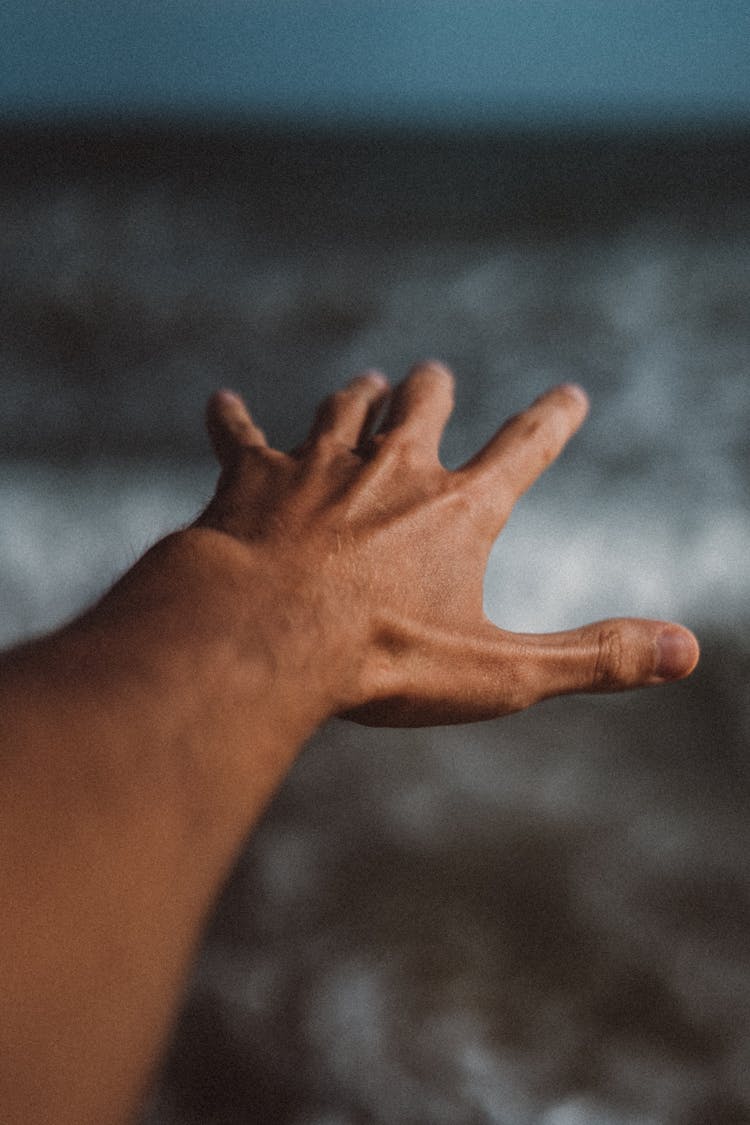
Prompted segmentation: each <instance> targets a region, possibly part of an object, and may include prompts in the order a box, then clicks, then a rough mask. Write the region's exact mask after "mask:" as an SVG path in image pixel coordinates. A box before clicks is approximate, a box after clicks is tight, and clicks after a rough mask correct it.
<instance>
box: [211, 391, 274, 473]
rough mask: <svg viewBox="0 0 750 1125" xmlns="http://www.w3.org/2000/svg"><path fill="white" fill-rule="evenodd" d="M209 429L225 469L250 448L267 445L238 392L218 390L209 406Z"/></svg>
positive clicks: (217, 455)
mask: <svg viewBox="0 0 750 1125" xmlns="http://www.w3.org/2000/svg"><path fill="white" fill-rule="evenodd" d="M206 429H207V430H208V436H209V437H210V439H211V445H212V446H213V449H214V453H215V454H216V457H217V459H218V461H219V464H220V465H221V467H222V468H224V469H226V468H228V467H229V466H230V465H231V464H233V462H234V461H235V460H236V459H237V456H238V455H239V453H241V452H242V450H243V449H247V448H248V447H249V446H261V447H263V448H265V447H266V446H267V444H268V443H267V442H266V437H265V434H264V433H263V431H262V430H261V429H260V427H259V426H256V424H255V422H253V420H252V418H251V417H250V415H249V414H248V411H247V407H246V406H245V404H244V402H243V401H242V399H241V398H240V396H239V395H238V394H235V393H234V391H227V390H221V391H215V392H214V394H212V395H211V397H210V399H209V400H208V403H207V404H206Z"/></svg>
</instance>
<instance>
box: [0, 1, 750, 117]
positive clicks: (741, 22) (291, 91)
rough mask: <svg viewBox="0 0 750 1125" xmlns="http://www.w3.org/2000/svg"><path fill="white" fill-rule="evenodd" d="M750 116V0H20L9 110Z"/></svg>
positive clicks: (1, 96)
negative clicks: (267, 0) (657, 0)
mask: <svg viewBox="0 0 750 1125" xmlns="http://www.w3.org/2000/svg"><path fill="white" fill-rule="evenodd" d="M76 112H84V113H86V114H96V113H103V114H111V113H113V112H115V113H122V114H128V113H134V114H140V113H144V112H145V113H156V114H166V115H170V114H191V115H195V114H197V115H201V114H203V115H209V116H215V115H217V114H218V115H230V116H236V115H240V116H252V117H266V118H272V119H273V118H276V119H279V118H280V119H285V120H314V121H327V122H330V121H345V122H346V121H369V122H372V121H375V122H378V121H379V122H395V123H409V122H415V121H429V122H432V123H437V124H440V123H441V122H447V123H458V124H461V123H480V124H484V123H487V122H488V121H489V122H492V121H505V122H511V123H518V122H522V121H529V120H531V121H539V120H542V119H551V120H554V121H561V120H563V121H564V120H572V119H577V120H579V119H583V120H586V121H589V122H601V121H607V120H612V119H613V118H627V119H638V120H643V119H650V120H653V121H656V122H659V121H662V120H665V119H666V120H667V121H672V122H674V121H679V120H682V119H696V118H699V119H702V120H704V119H705V120H709V121H713V120H715V121H726V120H730V119H734V120H736V119H738V118H739V119H742V118H745V119H750V3H748V2H747V0H683V2H677V0H659V2H656V0H474V2H472V0H463V2H457V0H338V2H336V0H272V2H270V3H269V2H257V3H255V2H252V0H119V2H114V0H4V2H3V4H2V8H1V10H0V114H3V115H5V116H18V115H20V116H24V115H31V116H34V115H54V114H71V113H76Z"/></svg>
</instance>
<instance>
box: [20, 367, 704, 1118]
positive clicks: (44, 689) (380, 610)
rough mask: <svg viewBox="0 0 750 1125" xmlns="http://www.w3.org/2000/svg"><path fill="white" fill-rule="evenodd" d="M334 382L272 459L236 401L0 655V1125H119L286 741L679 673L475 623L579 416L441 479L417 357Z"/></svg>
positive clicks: (467, 714)
mask: <svg viewBox="0 0 750 1125" xmlns="http://www.w3.org/2000/svg"><path fill="white" fill-rule="evenodd" d="M387 395H388V390H387V386H386V384H385V381H384V380H383V379H382V377H378V376H374V375H366V376H360V377H359V378H357V379H355V380H353V382H352V383H351V384H350V385H349V387H348V388H347V389H345V390H344V391H341V392H338V393H337V394H336V395H334V396H332V397H331V398H330V399H328V400H326V402H325V403H324V404H323V405H322V407H321V408H320V410H319V412H318V415H317V417H316V420H315V422H314V424H313V428H312V431H311V433H310V436H309V438H308V440H307V441H306V443H305V444H304V446H303V447H302V448H300V449H299V450H297V451H295V453H293V454H284V453H280V452H278V451H276V450H273V449H270V448H269V447H268V445H267V444H266V442H265V438H264V437H263V435H262V433H261V432H260V430H258V429H257V427H256V426H255V424H254V423H253V422H252V421H251V419H250V417H249V416H248V414H247V412H246V410H245V408H244V406H243V405H242V403H241V402H240V400H239V399H237V398H236V397H235V396H232V395H229V394H227V393H220V394H218V395H216V396H214V398H213V399H212V402H211V404H210V406H209V430H210V432H211V435H212V438H213V441H214V446H215V449H216V452H217V455H218V457H219V460H220V462H221V464H222V469H223V471H222V475H221V478H220V480H219V484H218V487H217V491H216V495H215V497H214V499H213V501H212V502H211V504H210V505H209V507H208V509H207V510H206V512H205V513H203V515H202V516H201V517H200V518H199V519H198V520H197V521H196V523H195V524H194V525H193V526H192V527H191V528H189V529H187V530H185V531H182V532H177V533H175V534H174V535H172V536H169V537H167V539H165V540H163V541H162V542H160V543H158V544H157V545H156V546H155V547H154V548H152V550H151V551H149V552H148V553H147V554H146V555H145V556H144V558H143V559H141V560H140V561H139V562H138V563H137V564H136V565H135V567H133V569H132V570H130V571H129V572H128V573H127V574H126V575H125V576H124V577H123V579H121V580H120V582H118V583H117V585H116V586H115V587H114V588H113V589H112V590H111V591H110V592H109V593H108V594H107V595H106V596H105V597H104V598H103V599H102V601H101V602H100V603H98V605H96V606H95V607H94V608H93V609H91V610H90V611H89V612H88V613H86V614H85V615H84V616H83V617H81V618H80V619H78V620H77V621H75V622H73V623H72V624H71V625H69V626H67V627H66V628H64V629H63V630H61V631H59V632H58V633H55V634H53V635H52V636H50V637H47V638H44V639H43V640H41V641H38V642H35V643H33V644H30V645H28V646H24V647H22V648H20V649H16V650H14V651H13V652H11V653H8V654H6V655H5V656H4V657H3V658H2V662H1V663H0V714H1V715H2V733H1V735H0V786H2V794H3V796H2V817H1V819H0V888H2V912H1V913H0V1007H1V1010H2V1016H1V1018H0V1105H1V1106H2V1119H3V1121H4V1122H6V1123H7V1125H21V1123H23V1125H32V1123H35V1122H48V1121H52V1120H54V1121H55V1122H56V1123H59V1125H67V1123H70V1125H88V1123H91V1125H108V1123H110V1122H111V1123H119V1122H123V1121H126V1120H127V1119H128V1118H129V1116H131V1115H132V1114H133V1113H134V1112H135V1110H136V1108H137V1106H138V1104H139V1101H140V1099H141V1097H142V1095H143V1092H144V1090H145V1088H146V1086H147V1083H148V1081H149V1078H150V1077H151V1075H152V1073H153V1069H154V1067H155V1064H156V1063H157V1061H158V1058H159V1054H160V1051H161V1049H162V1048H163V1046H164V1042H165V1039H166V1037H167V1035H168V1033H169V1030H170V1027H171V1023H172V1021H173V1019H174V1015H175V1011H176V1008H177V1006H178V1004H179V1000H180V996H181V991H182V988H183V985H184V981H185V976H186V973H187V971H188V968H189V966H190V962H191V958H192V956H193V953H194V950H195V947H196V943H197V941H198V939H199V937H200V932H201V927H202V925H203V923H204V920H205V918H206V915H207V913H208V911H209V910H210V908H211V906H212V904H213V902H214V900H215V898H216V895H217V893H218V890H219V889H220V887H221V884H222V881H223V879H224V878H225V876H226V874H227V872H228V870H229V867H230V866H231V864H232V861H233V859H234V858H235V856H236V854H237V852H238V849H239V847H240V845H241V842H242V840H243V838H244V837H245V835H246V834H247V832H248V831H249V830H250V829H251V827H252V826H253V824H254V823H255V822H256V821H257V819H258V817H259V816H260V815H261V813H262V810H263V809H264V807H265V805H266V804H267V802H268V800H269V799H270V797H271V795H272V794H273V792H274V790H275V789H276V788H277V786H278V785H279V784H280V782H281V781H282V780H283V778H284V776H285V775H286V773H287V771H288V770H289V768H290V766H291V764H292V762H293V761H294V758H295V756H296V754H297V752H298V751H299V749H300V747H301V746H302V744H303V743H304V741H305V739H306V738H307V737H308V736H309V735H310V734H311V733H312V732H313V730H314V729H315V728H316V727H317V726H318V725H319V724H320V723H321V722H323V721H324V720H325V719H326V718H328V717H329V716H331V715H336V714H343V715H346V716H348V717H350V718H353V719H355V720H358V721H361V722H366V723H371V724H379V725H394V726H399V725H414V724H438V723H451V722H468V721H471V720H474V719H484V718H491V717H495V716H498V715H503V714H507V713H509V712H511V711H515V710H518V709H520V708H523V707H526V706H529V705H530V704H533V703H534V702H536V701H537V700H539V699H543V698H545V697H548V696H551V695H556V694H560V693H563V692H573V691H590V690H619V689H625V688H631V687H638V686H641V685H645V684H657V683H662V682H664V681H665V680H672V679H677V678H679V677H680V676H683V675H686V674H687V673H688V672H689V671H690V670H691V669H692V667H693V666H694V664H695V662H696V660H697V656H698V649H697V644H696V642H695V639H694V638H693V636H692V634H690V633H689V632H688V631H687V630H684V629H682V628H680V627H679V626H675V625H669V624H667V623H663V622H654V621H643V620H637V619H627V620H616V621H609V622H603V623H599V624H597V625H591V626H586V627H584V628H581V629H578V630H574V631H572V632H569V633H562V634H551V635H547V636H526V635H518V634H510V633H507V632H504V631H502V630H500V629H498V628H496V627H495V626H494V625H492V624H491V623H490V622H489V621H487V620H486V618H485V617H484V615H483V613H482V581H483V575H484V569H485V565H486V561H487V556H488V554H489V550H490V548H491V546H492V543H493V541H494V539H495V537H496V536H497V534H498V533H499V532H500V530H501V529H502V526H503V524H504V522H505V520H506V519H507V517H508V515H509V513H510V511H511V508H512V506H513V504H514V503H515V501H516V500H517V498H518V497H519V495H520V494H521V493H522V492H523V491H524V490H525V489H526V488H527V487H528V486H529V485H530V484H531V483H532V482H533V480H534V479H535V478H536V477H537V476H538V475H539V474H540V473H541V472H542V471H543V469H544V468H545V467H546V466H547V465H548V464H549V463H550V462H551V461H552V460H553V459H554V458H555V457H556V456H557V455H558V453H559V452H560V450H561V449H562V447H563V446H564V444H565V443H566V441H567V440H568V438H569V437H570V436H571V435H572V434H573V433H574V432H575V430H576V429H577V428H578V427H579V426H580V424H581V422H582V421H583V419H584V417H585V414H586V409H587V407H586V400H585V396H584V395H583V394H582V392H580V391H579V390H577V389H576V388H570V387H562V388H556V389H554V390H552V391H551V392H549V393H548V394H547V395H545V396H542V398H541V399H539V400H537V402H536V403H534V404H533V405H532V406H531V407H530V408H529V409H528V410H527V411H525V412H524V413H523V414H521V415H519V416H517V417H516V418H514V419H511V420H510V422H508V423H506V425H505V426H504V427H503V428H502V429H501V430H500V431H498V433H497V434H496V435H495V437H494V438H493V439H492V440H491V441H490V442H489V443H488V445H487V446H486V447H485V448H484V449H483V450H482V451H480V452H479V453H478V454H477V455H476V456H475V457H474V458H473V459H472V460H471V461H470V462H469V463H467V465H465V466H463V467H462V468H461V469H460V470H457V471H455V472H448V471H447V470H445V469H444V468H443V467H442V466H441V465H440V463H439V461H438V456H437V451H438V444H439V440H440V435H441V432H442V429H443V427H444V425H445V422H446V421H447V419H448V416H449V413H450V410H451V406H452V380H451V377H450V375H449V374H448V373H447V372H446V371H445V369H443V368H441V367H440V366H439V365H434V364H424V365H421V366H419V367H417V368H415V369H414V370H413V372H412V373H411V375H410V376H409V378H408V379H407V380H405V381H404V383H402V384H401V385H400V386H399V387H398V388H397V389H396V391H395V392H394V394H393V396H392V397H391V398H390V405H389V407H388V412H387V415H386V418H385V422H384V424H383V425H382V426H381V427H380V429H379V430H378V432H377V433H376V434H375V435H373V434H372V433H371V426H372V421H373V419H374V418H375V416H376V414H377V411H378V409H379V408H380V407H381V406H382V405H383V404H384V403H385V401H386V398H387Z"/></svg>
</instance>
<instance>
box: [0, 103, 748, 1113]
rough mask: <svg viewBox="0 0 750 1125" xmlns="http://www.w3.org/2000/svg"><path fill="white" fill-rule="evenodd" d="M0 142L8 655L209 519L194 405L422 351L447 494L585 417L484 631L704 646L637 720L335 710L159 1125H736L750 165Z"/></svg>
mask: <svg viewBox="0 0 750 1125" xmlns="http://www.w3.org/2000/svg"><path fill="white" fill-rule="evenodd" d="M0 133H1V134H2V136H1V137H0V140H2V151H3V154H4V155H3V158H2V166H1V167H0V291H1V292H2V301H0V457H2V460H1V461H0V643H2V644H3V645H13V644H14V643H17V642H18V641H20V640H22V639H26V638H28V637H31V636H34V635H36V634H39V633H41V632H44V631H47V630H49V629H52V628H54V627H56V626H57V625H59V624H60V623H62V622H63V621H65V620H67V619H69V618H70V617H71V616H72V615H75V614H76V613H77V612H79V611H80V610H81V609H82V608H83V607H85V606H86V605H87V604H89V603H90V602H91V601H92V600H93V599H94V598H96V597H97V596H98V595H99V594H101V593H102V592H103V590H105V589H106V588H107V586H108V585H109V584H110V583H111V582H112V581H113V580H114V579H115V578H116V577H117V576H118V575H119V574H120V573H122V571H123V570H124V569H125V568H127V567H128V566H129V565H131V564H132V563H133V562H134V561H135V559H136V558H137V557H138V556H139V555H140V554H141V553H142V552H143V551H144V550H145V549H146V548H147V547H148V546H149V545H150V544H151V543H153V542H154V541H155V540H156V539H158V538H159V537H160V536H162V535H163V534H165V533H167V532H168V531H170V530H172V529H174V528H176V527H178V526H182V525H184V524H185V523H186V522H188V521H190V520H191V519H192V518H194V517H195V515H196V514H197V513H198V512H199V511H200V510H201V508H202V507H203V506H204V505H205V504H206V503H207V502H208V500H209V499H210V497H211V494H212V490H213V487H214V485H215V481H216V475H217V470H216V466H215V464H214V463H213V461H212V458H211V455H210V449H209V445H208V441H207V438H206V436H205V433H204V430H203V423H202V415H203V406H204V402H205V400H206V397H207V395H208V394H209V393H210V392H211V391H212V390H213V389H215V388H217V387H221V386H229V387H232V388H234V389H236V390H238V391H240V392H241V393H242V394H243V395H244V396H245V398H246V401H247V403H248V405H249V407H250V409H251V411H252V412H253V415H254V416H255V418H256V419H257V420H258V422H259V423H260V425H261V426H262V427H263V428H264V430H265V431H266V433H267V434H268V436H269V440H270V441H271V442H272V443H273V444H275V445H277V446H278V447H279V448H284V449H288V448H291V447H293V446H294V445H296V444H297V443H298V442H299V441H300V440H301V438H302V437H303V436H304V434H305V429H306V426H307V425H308V424H309V420H310V417H311V413H312V410H313V409H314V406H315V404H316V403H317V402H318V401H319V399H320V398H321V397H322V396H323V395H325V394H327V393H329V392H330V391H331V390H333V389H335V388H336V387H337V386H339V385H340V384H341V383H342V382H343V381H345V380H346V379H348V378H349V377H351V375H353V374H354V373H356V372H357V371H358V370H361V369H363V368H365V367H372V366H376V367H379V368H381V369H382V370H384V371H385V372H386V373H387V374H388V375H389V376H390V377H391V379H392V380H394V381H397V380H398V379H400V378H402V377H403V376H404V375H405V373H406V372H407V370H408V368H409V366H410V365H411V364H412V363H413V362H414V361H415V360H418V359H420V358H422V357H426V356H435V357H438V358H440V359H441V360H443V361H444V362H446V363H447V364H448V365H449V366H451V367H452V369H453V370H454V372H455V374H456V377H457V394H456V409H455V413H454V417H453V419H452V421H451V423H450V425H449V428H448V430H447V432H446V436H445V439H444V442H443V447H442V451H441V455H442V458H443V461H444V463H445V464H446V465H447V466H448V467H449V468H453V467H457V466H459V465H460V464H462V463H463V462H464V461H465V460H466V459H467V458H468V457H469V456H470V455H471V454H472V453H473V452H474V451H475V450H476V449H477V448H478V447H479V446H481V445H482V444H483V443H484V442H485V441H486V440H488V438H489V437H490V436H491V435H492V433H493V432H494V431H495V430H496V429H497V427H498V426H499V425H500V424H501V423H502V422H503V420H504V419H505V418H506V417H507V416H508V415H509V414H511V413H514V412H516V411H518V410H519V409H521V408H522V407H523V406H524V405H526V404H527V403H528V402H529V401H531V400H532V399H533V398H534V397H536V395H538V394H539V393H540V392H541V391H543V390H544V389H545V388H547V387H549V386H550V385H552V384H554V383H557V382H560V381H563V380H574V381H576V382H579V383H581V384H582V385H583V386H584V387H585V388H586V389H587V391H588V392H589V394H590V397H591V414H590V418H589V420H588V421H587V423H586V424H585V426H584V428H583V429H582V430H581V432H580V433H579V434H578V435H577V436H576V437H575V438H574V439H573V441H572V442H571V443H570V445H569V447H568V448H567V449H566V450H565V452H564V453H563V455H562V456H561V457H560V459H559V461H558V462H557V463H556V464H555V465H554V466H552V467H551V468H550V469H549V470H548V471H547V473H546V474H545V475H544V476H543V477H542V478H541V479H540V480H539V481H538V482H537V484H535V485H534V487H533V488H532V489H531V490H530V492H529V493H528V494H527V495H526V496H525V497H524V498H523V499H522V500H521V501H520V502H519V504H518V505H517V508H516V510H515V512H514V513H513V515H512V517H511V519H510V521H509V523H508V525H507V527H506V529H505V530H504V531H503V533H502V536H501V537H500V539H499V540H498V542H497V544H496V546H495V548H494V549H493V552H492V555H491V557H490V562H489V566H488V569H487V575H486V580H485V608H486V611H487V613H488V614H489V616H490V617H491V618H492V619H493V620H494V621H496V622H497V623H498V624H499V625H502V626H504V627H506V628H510V629H519V630H525V631H549V630H553V629H562V628H570V627H573V626H575V625H578V624H582V623H584V622H588V621H593V620H597V619H599V618H603V617H609V616H619V615H636V616H646V617H648V616H653V617H658V618H665V619H670V620H676V621H681V622H683V623H685V624H687V625H689V626H690V627H691V628H693V629H694V631H695V632H696V633H697V635H698V637H699V640H700V641H701V643H702V648H703V657H702V660H701V663H700V665H699V668H698V670H697V671H696V673H695V674H694V676H693V677H692V678H691V679H690V680H689V681H687V682H686V683H682V684H677V685H673V686H670V687H667V688H663V689H659V690H658V691H657V690H649V691H642V692H638V693H635V694H633V695H627V696H597V697H595V698H592V697H575V698H573V697H571V698H566V699H563V700H556V701H550V702H548V703H545V704H543V705H541V706H538V707H537V708H536V709H532V710H531V711H529V712H527V713H523V714H521V715H516V716H513V717H511V718H508V719H503V720H498V721H495V722H489V723H482V724H479V725H477V726H471V727H469V726H467V727H456V728H450V729H443V730H441V729H425V730H409V731H403V730H377V731H375V730H368V729H366V728H362V727H358V726H354V725H353V724H350V723H345V722H344V721H342V720H332V721H331V723H329V724H328V725H327V726H326V727H324V728H323V729H322V730H321V731H320V732H318V734H317V735H316V736H315V737H314V738H313V740H312V741H311V743H310V744H309V745H308V746H307V747H306V748H305V749H304V750H303V752H302V753H301V755H300V757H299V760H298V762H297V764H296V766H295V768H294V769H293V771H292V773H291V775H290V777H289V778H288V779H287V781H286V783H285V784H284V785H283V787H282V788H281V790H280V791H279V793H278V794H277V796H276V799H275V800H274V802H273V804H272V806H271V808H270V809H269V811H268V813H267V815H266V817H265V818H264V821H263V823H262V825H261V826H260V828H259V829H258V831H257V832H256V833H255V834H254V835H253V836H252V837H251V838H250V840H249V841H248V843H247V846H246V848H245V850H244V851H243V853H242V855H240V856H238V860H237V866H236V869H235V871H234V873H233V875H232V878H231V879H230V881H229V883H228V885H227V887H226V888H225V890H224V892H223V894H222V895H221V897H220V899H219V901H218V902H217V907H216V911H215V914H214V916H213V918H212V921H211V923H210V925H209V927H208V930H207V932H206V935H205V938H204V942H203V946H202V950H201V954H200V957H199V959H198V962H197V964H196V967H195V971H194V973H193V977H192V981H191V985H190V989H189V991H188V994H187V995H186V998H185V1005H184V1009H183V1012H182V1014H181V1017H180V1020H179V1023H178V1025H177V1028H176V1030H175V1033H174V1036H173V1040H172V1043H171V1045H170V1047H169V1050H168V1053H167V1055H166V1057H165V1061H164V1064H163V1067H162V1071H161V1073H160V1076H159V1079H158V1082H157V1084H156V1086H155V1089H154V1091H153V1093H152V1096H151V1098H150V1100H149V1104H148V1106H147V1108H146V1109H145V1111H144V1116H143V1123H144V1125H178V1123H179V1125H239V1123H240V1122H242V1123H246V1122H250V1121H257V1122H264V1123H276V1122H278V1123H280V1125H484V1123H487V1125H490V1123H491V1125H740V1123H745V1122H750V1053H749V1048H748V1044H749V1043H750V870H749V869H748V863H747V856H748V854H749V851H748V848H749V846H750V831H749V828H750V822H749V819H748V812H747V810H748V800H750V762H749V761H748V736H749V735H750V691H749V690H748V673H749V672H750V643H749V642H748V636H749V635H750V634H749V627H750V562H749V560H750V504H749V503H748V501H749V499H750V458H749V454H750V443H749V439H748V434H749V433H750V193H749V192H748V189H749V188H750V134H748V133H746V132H743V131H742V130H734V131H732V130H725V131H724V132H721V133H716V132H715V131H714V132H711V131H709V130H708V129H707V128H703V127H700V126H699V125H696V126H695V127H694V128H692V129H684V130H681V131H679V132H674V131H672V132H660V131H658V130H652V131H650V132H636V131H633V130H631V131H620V132H616V131H615V132H611V133H600V134H591V133H582V132H580V131H574V130H571V131H568V132H564V131H558V132H554V133H536V134H532V133H527V132H519V133H509V132H503V133H492V132H487V131H484V132H477V133H463V134H462V133H457V132H455V131H453V132H449V131H446V132H444V133H440V132H434V131H433V132H432V133H429V134H425V133H408V132H404V131H401V132H398V131H395V132H394V131H390V132H387V131H381V132H370V133H363V132H357V131H348V132H325V131H320V130H318V131H314V130H310V129H308V130H298V131H290V130H286V131H283V130H279V129H273V128H270V127H266V128H261V127H260V126H258V125H252V124H249V123H247V122H245V123H241V122H216V123H214V124H213V125H211V126H210V127H209V126H208V125H206V124H205V123H200V124H199V123H196V122H190V121H176V120H175V121H141V122H122V121H97V122H91V121H75V120H73V121H68V122H65V123H55V122H48V123H46V124H45V123H39V122H37V123H33V124H32V123H19V122H16V123H14V124H6V125H4V126H2V128H0ZM251 751H252V745H251V738H250V737H249V747H248V752H251ZM199 847H200V842H199V841H196V848H199Z"/></svg>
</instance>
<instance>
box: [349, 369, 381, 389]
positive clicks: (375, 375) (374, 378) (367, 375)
mask: <svg viewBox="0 0 750 1125" xmlns="http://www.w3.org/2000/svg"><path fill="white" fill-rule="evenodd" d="M360 379H366V380H367V381H368V383H375V384H376V385H377V386H379V387H387V386H388V380H387V378H386V377H385V375H384V374H383V372H382V371H363V372H362V373H361V375H357V376H355V378H354V379H352V382H353V383H356V382H358V381H359V380H360Z"/></svg>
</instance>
